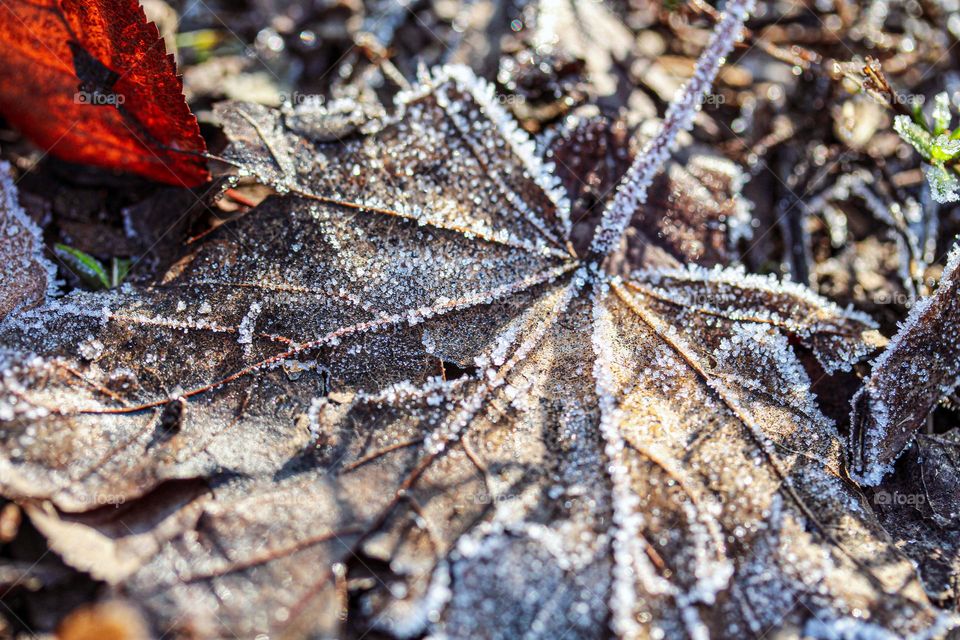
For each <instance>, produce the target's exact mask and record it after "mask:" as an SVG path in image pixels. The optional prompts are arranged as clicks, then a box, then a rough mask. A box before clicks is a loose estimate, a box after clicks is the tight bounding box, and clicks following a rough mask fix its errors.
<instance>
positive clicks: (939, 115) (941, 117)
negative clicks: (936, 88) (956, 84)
mask: <svg viewBox="0 0 960 640" xmlns="http://www.w3.org/2000/svg"><path fill="white" fill-rule="evenodd" d="M932 115H933V135H935V136H938V135H940V134H941V133H943V132H944V131H947V130H948V129H950V118H951V116H950V96H948V95H947V93H946V91H941V92H940V93H938V94H937V95H936V96H935V97H934V99H933V114H932Z"/></svg>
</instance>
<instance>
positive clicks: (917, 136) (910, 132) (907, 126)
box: [893, 116, 933, 161]
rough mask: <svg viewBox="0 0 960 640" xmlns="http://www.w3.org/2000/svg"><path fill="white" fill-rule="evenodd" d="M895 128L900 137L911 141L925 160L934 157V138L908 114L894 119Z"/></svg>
mask: <svg viewBox="0 0 960 640" xmlns="http://www.w3.org/2000/svg"><path fill="white" fill-rule="evenodd" d="M893 129H894V131H896V132H897V133H898V134H900V137H901V138H903V139H904V140H906V141H907V142H909V143H910V144H911V145H913V147H914V148H915V149H916V150H917V151H919V152H920V155H922V156H923V158H924V160H927V161H930V160H932V159H933V138H932V137H931V136H930V134H929V133H928V132H927V131H926V129H924V128H923V127H921V126H920V125H919V124H917V123H916V122H914V121H912V120H911V119H910V118H908V117H907V116H897V117H896V118H894V119H893Z"/></svg>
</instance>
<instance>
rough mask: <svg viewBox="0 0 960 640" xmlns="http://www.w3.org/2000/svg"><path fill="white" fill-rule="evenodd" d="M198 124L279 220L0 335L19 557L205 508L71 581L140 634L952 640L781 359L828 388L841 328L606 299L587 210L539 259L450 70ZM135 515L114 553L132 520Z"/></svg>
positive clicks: (235, 228) (514, 193) (863, 346)
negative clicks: (388, 107) (141, 503)
mask: <svg viewBox="0 0 960 640" xmlns="http://www.w3.org/2000/svg"><path fill="white" fill-rule="evenodd" d="M745 4H746V5H748V4H749V3H740V2H738V1H737V0H731V1H730V2H728V3H727V5H726V6H727V9H728V11H730V13H729V14H728V15H725V16H724V18H723V19H722V21H721V24H720V26H719V27H718V30H717V34H718V35H717V36H716V37H715V39H714V41H713V43H712V44H711V45H709V46H708V51H707V53H706V54H705V56H704V60H705V62H704V63H703V65H702V66H701V68H700V70H699V72H698V73H699V75H697V76H695V79H694V81H693V82H691V85H690V86H689V87H688V89H687V90H686V93H685V94H684V95H683V96H682V97H681V99H680V100H679V101H678V102H677V104H678V105H679V106H678V107H676V109H673V108H672V109H671V113H672V115H671V114H668V117H667V118H666V122H667V125H666V126H665V127H664V129H663V131H662V134H661V135H660V136H658V137H657V138H656V139H654V140H653V141H652V143H651V146H650V147H649V148H648V149H647V150H646V153H645V154H643V155H642V156H640V157H639V160H638V165H639V166H636V165H635V166H634V167H633V168H632V169H631V172H630V173H629V174H628V178H627V180H626V181H625V182H624V183H623V184H622V185H621V187H622V188H621V190H620V191H619V192H618V195H619V196H622V197H621V198H619V199H618V200H617V201H616V202H617V203H618V206H620V205H623V204H624V200H625V199H636V200H639V201H641V202H642V201H643V199H644V196H645V188H646V185H645V184H644V183H643V180H644V178H645V176H646V174H647V173H648V172H649V173H650V175H652V173H653V172H655V171H656V169H657V167H658V166H662V163H663V160H665V158H666V157H667V155H668V154H669V151H670V149H671V148H672V146H673V139H674V137H675V135H676V132H677V131H678V130H679V129H682V128H683V127H684V126H685V125H687V124H688V123H689V119H688V118H687V117H686V114H684V113H679V114H678V113H676V110H677V109H679V110H682V109H685V108H690V109H692V105H693V104H694V101H693V100H692V98H695V96H696V94H699V93H700V92H702V91H703V87H704V85H706V86H709V83H710V82H711V81H712V79H713V76H714V75H715V72H716V68H717V67H718V66H719V60H720V59H722V57H723V56H724V55H726V53H728V52H729V50H730V48H731V47H732V45H733V41H734V39H735V37H736V35H737V34H739V31H740V26H741V25H742V21H743V19H744V18H745V14H746V10H747V7H746V6H745ZM219 116H220V118H221V119H222V121H223V122H224V123H225V128H226V132H227V134H228V136H229V137H230V138H231V139H232V146H231V147H230V148H229V149H228V150H227V151H226V152H225V153H226V156H227V157H228V158H230V159H231V160H232V161H233V162H235V163H236V164H237V165H238V166H239V167H240V170H241V172H242V173H248V174H251V175H255V176H258V177H259V178H260V179H261V180H263V181H264V182H266V183H268V184H271V185H272V186H274V188H275V189H277V190H278V191H280V192H287V193H288V194H289V195H286V196H285V197H279V198H277V197H274V198H270V199H268V200H267V201H265V202H264V203H263V204H261V205H260V206H258V207H257V208H255V209H254V210H252V211H251V212H250V213H248V214H247V215H245V216H243V217H241V218H239V219H237V220H236V221H234V222H231V223H229V224H226V225H223V226H221V227H220V228H219V229H217V231H215V232H213V233H212V234H210V235H209V236H208V237H207V238H206V239H205V241H204V242H203V243H202V244H201V246H200V247H199V248H198V249H197V250H196V252H195V253H193V254H191V255H190V256H188V257H187V258H186V259H185V260H184V261H183V262H182V263H181V264H180V265H179V267H178V268H177V269H175V270H172V271H171V272H170V273H168V275H167V277H166V278H165V279H164V280H163V281H162V282H159V283H156V284H155V285H153V286H133V285H130V286H127V287H125V288H123V289H121V290H119V291H112V292H100V293H74V294H72V295H70V296H68V297H66V298H64V299H62V300H58V301H55V302H53V303H51V304H49V305H47V306H46V307H45V308H44V309H43V310H42V311H27V312H23V313H20V314H18V315H16V316H15V317H11V318H9V319H7V320H6V321H4V322H3V323H2V324H0V338H2V341H3V344H4V345H9V350H8V352H7V353H6V355H5V356H4V357H5V359H4V361H3V362H4V365H3V368H2V379H0V380H2V381H0V388H2V390H3V392H4V393H2V394H0V398H3V400H2V401H0V402H3V403H5V404H3V405H0V406H2V407H3V408H4V409H8V410H9V411H11V412H12V413H13V417H12V418H11V419H9V420H6V421H5V424H4V427H5V428H4V429H3V431H2V433H3V434H4V438H3V439H2V440H0V479H2V491H3V494H4V495H6V496H10V497H13V498H16V499H18V500H20V501H23V502H27V501H42V500H48V501H49V502H50V503H51V504H52V505H53V507H55V509H56V511H51V512H50V513H51V514H53V515H52V516H51V520H50V521H48V522H47V524H48V525H57V524H58V523H56V522H55V521H54V520H53V518H54V517H59V518H61V519H63V520H64V521H66V520H70V523H69V525H68V526H63V527H60V526H48V527H46V528H45V529H44V530H45V532H46V534H47V535H48V536H50V544H51V546H53V547H55V548H59V549H64V548H65V547H66V546H68V545H69V544H70V539H68V538H67V537H66V535H64V536H62V537H61V536H58V534H57V533H56V532H57V531H68V530H69V531H70V533H69V536H70V537H71V538H75V537H76V535H77V530H76V529H75V527H78V526H82V525H83V523H84V522H86V523H87V524H86V526H88V527H89V528H91V529H92V531H91V532H90V533H91V535H100V536H105V533H104V532H105V531H106V530H107V525H100V524H97V523H95V522H92V521H91V520H90V518H89V517H88V516H87V515H86V513H85V512H87V511H91V510H93V509H94V508H95V507H96V506H97V505H98V504H101V503H103V502H105V501H109V500H112V501H114V502H120V501H121V500H122V501H123V502H124V503H125V504H126V503H135V502H136V501H138V500H140V499H141V498H142V499H144V500H146V499H147V497H146V496H147V495H148V494H149V493H150V492H153V491H157V490H160V489H162V488H163V487H164V486H165V485H168V484H169V483H170V482H171V481H174V480H184V479H190V478H203V479H205V480H207V481H208V482H209V483H210V485H211V488H212V491H211V493H210V495H209V496H208V497H202V498H200V499H201V500H202V502H201V503H200V504H201V507H200V508H201V509H202V513H200V514H199V517H197V519H196V520H195V521H194V520H193V518H184V519H182V520H180V522H182V523H183V525H182V526H183V527H184V529H183V531H182V532H181V533H179V534H178V535H175V536H172V537H171V536H170V531H169V529H166V528H165V529H164V531H163V536H162V537H163V539H164V540H167V542H165V543H164V544H160V545H157V546H156V547H157V551H156V552H155V553H152V555H151V554H147V557H141V558H140V559H139V560H138V562H139V563H140V564H139V566H134V567H133V568H132V570H131V571H130V572H126V573H125V574H124V576H125V577H124V579H123V580H118V579H116V578H113V579H111V578H110V577H109V576H105V577H107V579H108V581H109V582H110V587H111V590H112V591H113V592H122V593H123V594H124V595H125V596H126V597H128V598H129V599H130V600H131V601H132V602H134V603H135V604H136V605H137V606H138V607H140V608H141V610H143V611H144V612H145V614H146V616H147V617H148V619H149V620H150V622H151V624H152V625H153V630H154V632H155V633H156V634H157V635H161V634H164V633H167V632H174V633H178V634H180V635H193V636H199V637H216V636H223V635H227V634H230V635H240V636H253V635H255V634H257V633H269V634H271V635H274V634H278V635H282V634H284V633H285V634H288V635H294V636H304V635H312V636H336V635H346V636H350V637H352V636H361V635H364V633H365V632H366V630H368V629H369V628H371V627H373V628H378V629H380V630H381V631H382V632H384V633H387V634H389V635H392V636H396V637H411V636H417V635H422V634H425V633H429V634H436V635H446V636H449V637H490V638H513V637H518V636H520V635H522V634H527V633H529V634H531V635H533V636H536V637H543V638H559V637H562V636H563V635H564V634H567V633H570V634H571V635H574V636H576V637H579V638H591V637H609V635H610V633H611V631H612V632H613V633H615V634H616V635H618V636H620V637H628V638H646V637H650V638H654V637H682V636H686V635H690V636H693V637H704V636H705V635H706V634H708V633H711V634H713V635H718V636H722V635H728V636H744V635H757V634H761V633H765V632H766V631H768V630H770V629H774V628H775V629H786V628H791V627H795V628H798V629H803V630H804V632H805V633H806V634H808V635H812V636H819V637H835V636H837V635H840V634H848V635H853V634H858V633H862V634H866V633H870V634H880V633H888V634H893V635H896V636H904V637H923V636H926V635H928V634H937V633H942V632H943V631H944V630H945V629H946V628H947V627H948V626H949V625H951V624H952V619H951V618H949V617H948V616H946V615H945V614H941V613H939V612H938V611H937V610H936V609H934V608H933V607H932V606H931V605H930V603H929V602H928V600H927V598H926V596H925V594H924V593H923V590H922V588H921V587H920V584H919V582H918V581H917V579H916V576H915V572H914V569H913V567H912V565H911V564H910V563H909V562H908V561H907V560H906V559H905V558H903V556H901V555H900V554H899V553H898V552H897V551H896V549H894V548H893V547H892V546H891V545H890V544H889V541H888V539H887V538H886V536H885V534H884V532H883V531H882V529H880V527H879V525H878V524H877V522H876V519H875V518H874V516H873V514H872V512H871V511H870V509H869V508H868V506H867V505H866V504H865V503H864V501H863V499H862V496H860V495H859V494H858V493H857V491H856V487H855V486H854V485H853V484H852V483H850V482H848V481H846V480H845V479H844V478H843V472H842V458H841V446H840V441H839V438H838V436H837V433H836V429H835V427H834V425H833V424H832V422H831V421H830V420H828V419H827V418H826V417H825V416H823V414H822V413H821V412H820V410H819V409H818V408H817V405H816V402H815V400H814V398H813V396H812V395H811V394H810V392H809V386H810V380H809V378H808V376H807V374H806V372H805V370H804V369H803V367H802V366H801V364H800V362H799V360H798V359H797V357H796V354H795V351H794V346H792V344H791V342H790V339H793V340H795V341H796V342H797V344H798V345H803V348H806V349H809V351H810V352H811V353H812V354H813V355H814V356H815V357H817V359H818V360H819V361H820V363H821V365H822V366H823V367H824V368H825V369H826V370H828V371H829V370H835V369H838V368H849V366H850V365H851V363H852V362H853V361H855V360H857V359H858V358H861V357H863V356H864V355H865V354H866V353H867V352H868V351H869V350H870V344H869V341H868V340H867V339H866V338H867V336H868V334H869V332H870V330H871V325H870V322H869V320H868V319H866V318H864V317H862V316H860V315H858V314H855V313H853V312H847V311H843V310H841V309H839V308H837V307H836V306H834V305H832V304H830V303H829V302H827V301H825V300H823V299H822V298H819V297H817V296H815V295H813V294H812V293H810V292H809V291H808V290H806V289H804V288H801V287H799V286H795V285H789V284H786V285H782V284H780V283H778V282H776V281H775V280H773V279H770V278H762V277H758V276H749V275H746V274H745V273H744V272H743V271H739V270H722V269H715V270H704V269H699V268H690V269H678V270H670V271H659V270H642V271H638V272H636V273H635V274H633V275H632V276H631V277H630V278H627V279H621V278H619V277H616V276H613V275H610V274H608V273H607V272H606V271H604V268H603V265H602V264H601V259H602V258H603V256H604V255H609V253H610V251H611V247H614V246H615V245H616V244H617V243H618V240H619V235H618V234H622V232H623V229H624V228H625V226H626V224H627V223H628V222H629V220H625V219H624V216H623V211H622V210H619V209H616V210H609V211H608V215H607V216H605V217H604V219H603V221H602V224H601V233H600V234H599V235H598V236H597V239H595V240H594V243H593V245H592V247H591V252H590V253H588V254H587V257H582V256H580V255H578V254H576V253H575V252H572V251H571V250H570V248H569V235H570V224H569V217H568V211H567V204H566V202H565V201H564V200H563V199H562V198H561V197H560V196H559V195H558V190H557V189H556V183H555V180H554V179H553V178H552V177H551V175H550V172H549V171H548V169H547V167H545V166H544V165H543V163H542V162H541V161H540V160H539V159H538V158H537V157H536V156H535V155H534V154H533V152H532V143H531V142H530V141H529V140H528V139H526V137H525V136H524V135H523V134H522V133H520V132H519V131H517V129H516V125H515V124H514V123H513V122H512V120H510V119H509V118H508V117H507V116H506V114H505V113H504V111H503V110H502V108H501V107H500V106H498V105H497V103H496V102H494V101H493V100H491V99H490V94H489V91H488V90H487V88H485V87H484V86H483V85H482V84H481V83H479V82H478V81H477V80H476V79H475V78H474V77H473V76H472V75H471V74H470V73H469V72H467V71H465V70H463V69H455V68H454V69H445V70H441V71H439V72H438V73H437V74H436V75H435V76H434V77H432V78H430V79H425V80H424V82H423V83H422V84H421V85H420V86H419V87H418V88H417V89H415V90H414V91H413V92H412V93H410V94H408V95H407V96H405V97H404V99H403V101H402V103H401V104H400V106H399V107H398V113H397V115H396V116H395V117H394V118H393V119H391V120H389V121H388V122H387V123H386V124H385V125H384V128H383V129H382V130H381V131H379V132H377V133H375V134H372V135H368V136H355V137H354V138H352V139H351V140H349V141H345V142H343V143H321V142H315V141H310V140H307V139H304V138H301V137H299V136H297V135H295V134H293V133H291V132H290V131H288V130H286V129H285V127H284V125H283V119H282V114H280V113H278V112H276V111H273V110H269V109H265V108H260V107H256V106H254V105H238V104H232V105H229V106H226V107H223V108H221V109H220V111H219ZM648 158H652V160H649V161H648V160H647V159H648ZM654 162H656V163H658V164H649V163H654ZM638 172H639V176H640V177H639V179H640V182H639V183H638V182H637V180H638ZM638 184H639V185H640V186H638ZM627 204H629V203H627ZM27 353H29V354H31V355H30V356H29V357H27V355H26V354H27ZM33 354H36V355H33ZM11 397H12V398H15V400H7V398H11ZM137 511H138V510H137V509H131V515H130V517H129V519H128V518H127V517H124V518H123V521H124V522H126V524H127V525H128V526H130V527H131V529H133V530H137V531H141V529H140V527H143V528H144V529H147V530H149V529H150V528H151V527H154V526H155V525H154V524H153V522H155V520H151V521H146V520H144V517H145V516H146V515H147V510H144V509H140V510H139V512H140V513H141V515H140V516H136V515H135V514H136V512H137ZM70 512H77V513H76V515H71V513H70ZM57 514H59V516H58V515H57ZM166 522H169V521H166ZM110 526H113V525H110ZM151 539H152V540H153V541H154V542H151V544H155V541H156V539H157V537H152V538H151ZM99 548H100V549H102V550H103V551H100V552H98V553H104V554H109V553H113V551H114V547H111V546H110V545H103V546H100V547H99ZM61 553H63V557H64V558H65V560H67V561H70V558H71V557H75V556H71V553H70V552H68V551H61ZM73 553H76V550H74V552H73ZM128 557H129V556H128ZM100 558H102V559H103V560H105V561H106V560H108V559H109V556H108V555H103V556H100V557H93V558H91V557H88V558H86V559H85V562H87V563H88V564H93V563H95V562H96V561H97V560H98V559H100ZM74 562H76V561H75V560H74Z"/></svg>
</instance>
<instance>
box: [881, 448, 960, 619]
mask: <svg viewBox="0 0 960 640" xmlns="http://www.w3.org/2000/svg"><path fill="white" fill-rule="evenodd" d="M903 462H904V464H898V465H897V467H898V468H897V470H896V472H895V473H894V474H893V475H892V476H890V477H888V478H885V479H884V481H883V482H882V483H881V484H880V485H879V486H878V487H876V488H874V489H873V490H872V491H871V492H870V493H869V494H868V495H869V496H870V498H871V502H872V503H873V505H874V510H875V511H876V512H877V514H878V517H879V519H880V522H881V523H882V524H883V526H884V528H885V529H886V530H887V531H888V532H889V533H890V536H891V537H892V538H893V540H894V543H895V544H896V545H897V546H898V547H899V548H900V549H902V550H903V552H904V553H906V554H907V555H908V556H909V557H910V559H911V560H913V561H914V562H915V563H916V565H917V568H918V569H919V573H920V577H921V579H922V580H923V584H924V587H925V588H926V591H927V593H928V594H930V596H931V597H932V598H936V599H937V600H939V601H941V602H947V603H949V602H956V601H957V598H958V597H960V592H958V590H957V579H956V576H957V573H958V571H960V528H958V527H957V515H958V513H960V493H958V491H957V487H958V481H960V432H958V431H957V430H956V429H953V430H951V431H948V432H946V433H943V434H939V435H927V434H922V433H921V434H918V435H917V438H916V446H915V447H912V448H911V449H910V451H909V452H908V453H907V454H906V455H905V456H903Z"/></svg>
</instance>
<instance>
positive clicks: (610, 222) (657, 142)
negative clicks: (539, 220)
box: [590, 0, 754, 256]
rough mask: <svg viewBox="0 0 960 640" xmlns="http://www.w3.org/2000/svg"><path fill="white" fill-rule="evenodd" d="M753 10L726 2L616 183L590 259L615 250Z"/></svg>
mask: <svg viewBox="0 0 960 640" xmlns="http://www.w3.org/2000/svg"><path fill="white" fill-rule="evenodd" d="M753 7H754V0H728V1H727V4H726V6H724V10H723V15H722V17H721V18H720V21H719V22H717V25H716V27H714V30H713V36H711V38H710V42H709V43H708V44H707V47H706V49H704V51H703V53H701V54H700V59H699V60H697V66H696V69H694V72H693V77H692V78H690V81H689V82H688V83H687V84H686V86H684V87H683V88H682V89H681V90H680V92H679V94H678V95H677V97H676V98H675V99H674V101H673V103H672V104H671V105H670V108H669V109H667V115H666V116H665V117H664V120H663V125H662V126H661V127H660V131H659V132H658V133H657V135H656V136H654V138H653V139H652V140H650V141H649V142H648V143H647V144H646V145H645V146H644V148H643V150H642V151H641V152H640V153H639V154H638V155H637V158H636V160H634V161H633V165H631V167H630V170H629V171H628V172H627V174H626V175H625V176H624V177H623V179H622V180H621V181H620V184H619V186H618V187H617V193H616V195H615V196H614V198H613V202H612V203H611V204H610V206H609V207H608V208H607V210H606V211H605V212H604V214H603V220H602V221H601V222H600V226H599V227H598V228H597V233H596V235H595V236H594V238H593V242H592V243H591V245H590V253H591V254H593V255H599V256H607V255H609V254H611V253H612V252H613V251H614V250H615V249H616V248H617V247H618V246H619V245H620V238H621V237H622V236H623V233H624V231H625V230H626V228H627V225H628V224H629V223H630V219H631V218H632V217H633V214H634V212H635V211H636V210H637V209H638V208H639V207H640V206H641V205H642V204H643V203H644V202H646V200H647V189H648V188H649V186H650V183H651V182H653V177H654V176H655V175H656V174H657V172H658V171H659V170H660V168H661V167H662V166H663V164H664V163H665V162H666V161H667V158H668V157H669V156H670V153H671V151H672V150H673V148H674V145H675V144H676V140H677V136H678V135H679V134H680V132H681V131H686V130H688V129H690V128H691V127H692V126H693V118H694V116H695V115H696V113H697V111H698V110H699V109H700V107H701V104H702V98H703V96H704V95H705V94H706V93H707V92H708V91H710V88H711V86H712V85H713V80H714V78H716V76H717V72H718V71H719V70H720V65H722V64H723V62H724V60H725V58H726V56H727V54H729V53H730V51H731V50H732V49H733V46H734V44H736V42H737V40H738V38H740V37H741V33H742V32H743V23H744V21H745V20H746V18H747V16H748V15H749V13H750V12H751V11H752V10H753Z"/></svg>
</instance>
